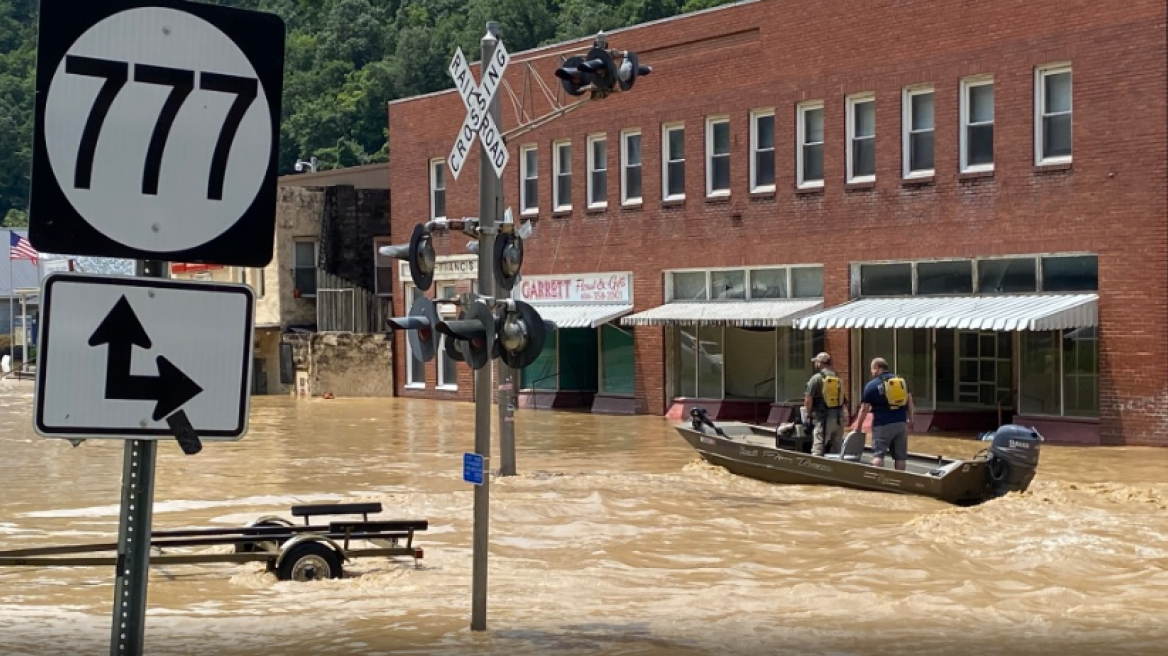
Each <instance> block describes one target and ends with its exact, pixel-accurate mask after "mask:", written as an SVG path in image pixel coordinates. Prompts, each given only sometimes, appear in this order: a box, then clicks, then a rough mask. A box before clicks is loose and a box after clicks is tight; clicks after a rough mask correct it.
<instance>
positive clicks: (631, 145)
mask: <svg viewBox="0 0 1168 656" xmlns="http://www.w3.org/2000/svg"><path fill="white" fill-rule="evenodd" d="M640 202H641V131H640V130H635V129H634V130H625V131H624V132H622V133H621V204H623V205H636V204H638V203H640Z"/></svg>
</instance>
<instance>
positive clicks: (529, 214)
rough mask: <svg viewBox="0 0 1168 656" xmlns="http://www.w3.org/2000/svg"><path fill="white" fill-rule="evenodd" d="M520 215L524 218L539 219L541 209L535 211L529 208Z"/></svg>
mask: <svg viewBox="0 0 1168 656" xmlns="http://www.w3.org/2000/svg"><path fill="white" fill-rule="evenodd" d="M519 217H520V218H523V219H538V218H539V210H535V211H532V210H527V211H526V212H520V213H519Z"/></svg>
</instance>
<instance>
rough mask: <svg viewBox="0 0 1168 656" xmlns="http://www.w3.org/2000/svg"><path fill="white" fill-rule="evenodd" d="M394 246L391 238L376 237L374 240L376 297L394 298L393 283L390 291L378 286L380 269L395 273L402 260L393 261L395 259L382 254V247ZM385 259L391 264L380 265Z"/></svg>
mask: <svg viewBox="0 0 1168 656" xmlns="http://www.w3.org/2000/svg"><path fill="white" fill-rule="evenodd" d="M392 245H393V240H392V239H390V238H389V237H374V238H373V293H374V295H376V296H382V297H389V296H393V287H392V283H391V286H390V288H389V289H382V288H381V286H380V285H378V284H377V272H378V270H379V269H389V270H390V271H393V267H394V266H395V265H396V263H397V262H399V261H400V260H397V259H393V258H390V257H388V256H386V255H382V254H381V247H382V246H392ZM383 258H384V259H386V260H389V261H390V262H391V264H384V265H383V264H378V262H379V261H381V260H382V259H383ZM390 279H391V280H392V274H391V278H390Z"/></svg>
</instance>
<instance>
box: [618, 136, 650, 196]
mask: <svg viewBox="0 0 1168 656" xmlns="http://www.w3.org/2000/svg"><path fill="white" fill-rule="evenodd" d="M629 137H639V138H641V161H640V162H637V164H636V165H635V166H636V168H637V174H638V175H640V176H641V195H640V196H629V170H630V169H631V168H633V165H632V164H629ZM644 193H645V139H644V138H642V137H641V130H640V128H629V129H627V130H622V131H621V205H625V206H631V205H640V204H641V200H642V197H643V196H644Z"/></svg>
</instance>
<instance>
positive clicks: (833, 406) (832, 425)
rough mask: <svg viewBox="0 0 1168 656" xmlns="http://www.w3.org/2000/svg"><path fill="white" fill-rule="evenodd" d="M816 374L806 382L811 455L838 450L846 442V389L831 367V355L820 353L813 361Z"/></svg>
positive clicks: (804, 404)
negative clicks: (844, 420) (844, 427)
mask: <svg viewBox="0 0 1168 656" xmlns="http://www.w3.org/2000/svg"><path fill="white" fill-rule="evenodd" d="M811 363H812V364H813V365H814V366H815V374H814V375H813V376H811V379H810V380H808V381H807V391H806V392H805V393H804V394H803V409H804V410H805V411H806V414H807V417H808V420H809V421H810V423H811V426H810V427H809V430H810V431H811V455H813V456H822V455H823V453H824V451H825V450H826V451H827V452H829V453H831V452H835V451H839V448H840V445H841V444H842V443H843V439H844V430H843V426H844V422H843V407H844V390H843V388H844V386H843V382H842V381H841V380H840V377H839V375H838V374H837V373H836V372H835V369H834V368H833V367H832V366H831V356H830V355H828V354H827V353H820V354H819V355H817V356H815V357H814V358H812V359H811Z"/></svg>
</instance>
